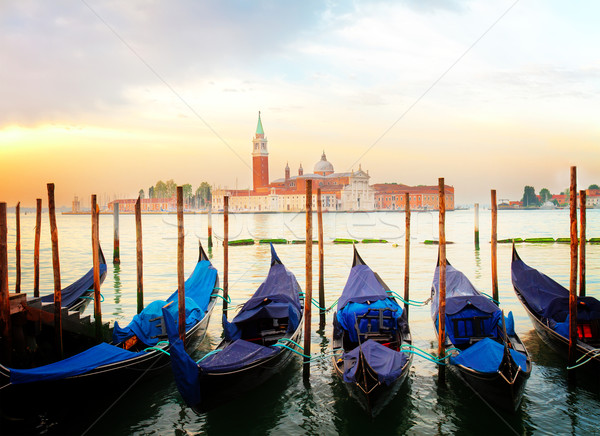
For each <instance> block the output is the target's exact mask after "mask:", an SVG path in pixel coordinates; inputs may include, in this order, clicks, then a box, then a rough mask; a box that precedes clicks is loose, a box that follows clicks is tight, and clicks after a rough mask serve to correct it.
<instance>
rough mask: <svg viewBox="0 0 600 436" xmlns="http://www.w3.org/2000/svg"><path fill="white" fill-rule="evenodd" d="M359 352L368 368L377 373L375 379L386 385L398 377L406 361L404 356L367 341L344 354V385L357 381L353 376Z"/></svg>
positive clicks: (370, 340)
mask: <svg viewBox="0 0 600 436" xmlns="http://www.w3.org/2000/svg"><path fill="white" fill-rule="evenodd" d="M360 352H362V353H363V355H364V357H365V360H366V361H367V363H368V364H369V366H370V367H371V368H373V370H374V371H375V372H376V373H377V379H378V380H379V381H380V382H381V383H385V384H386V385H390V384H391V383H393V382H394V380H396V379H397V378H398V377H399V376H400V374H401V373H402V368H403V367H404V365H405V364H406V362H407V360H408V358H407V356H406V354H404V353H399V352H397V351H394V350H392V349H390V348H388V347H386V346H384V345H381V344H380V343H378V342H376V341H374V340H372V339H369V340H367V341H366V342H365V343H363V344H362V345H361V346H360V347H356V348H354V349H353V350H352V351H350V352H348V353H344V355H343V359H344V381H345V382H346V383H354V382H356V381H357V380H356V377H355V376H356V369H357V367H358V365H357V363H358V359H359V353H360Z"/></svg>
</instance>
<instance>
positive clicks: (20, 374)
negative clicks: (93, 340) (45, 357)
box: [10, 343, 144, 384]
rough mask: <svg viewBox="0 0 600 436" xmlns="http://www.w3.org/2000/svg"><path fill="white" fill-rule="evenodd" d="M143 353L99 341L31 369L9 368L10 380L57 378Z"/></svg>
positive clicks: (36, 380) (81, 372)
mask: <svg viewBox="0 0 600 436" xmlns="http://www.w3.org/2000/svg"><path fill="white" fill-rule="evenodd" d="M141 354H144V352H143V351H140V352H139V353H134V352H132V351H127V350H124V349H122V348H118V347H115V346H113V345H109V344H106V343H101V344H99V345H96V346H95V347H92V348H89V349H87V350H86V351H84V352H82V353H79V354H76V355H75V356H72V357H69V358H67V359H63V360H61V361H59V362H55V363H51V364H49V365H44V366H39V367H37V368H31V369H11V370H10V382H11V383H13V384H17V383H32V382H38V381H51V380H59V379H63V378H66V377H72V376H76V375H80V374H84V373H86V372H89V371H91V370H93V369H95V368H98V367H100V366H102V365H108V364H110V363H117V362H121V361H123V360H127V359H131V358H133V357H135V356H138V355H141Z"/></svg>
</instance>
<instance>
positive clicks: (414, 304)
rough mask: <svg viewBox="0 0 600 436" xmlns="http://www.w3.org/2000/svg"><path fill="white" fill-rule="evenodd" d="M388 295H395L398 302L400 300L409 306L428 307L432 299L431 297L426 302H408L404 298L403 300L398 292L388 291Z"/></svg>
mask: <svg viewBox="0 0 600 436" xmlns="http://www.w3.org/2000/svg"><path fill="white" fill-rule="evenodd" d="M387 293H388V294H392V295H394V297H396V298H397V299H398V300H400V301H401V302H402V303H404V304H407V305H409V306H418V307H420V306H427V305H428V304H429V302H430V301H431V297H429V298H428V299H427V300H425V301H418V300H411V299H409V300H408V301H406V300H405V299H404V298H402V297H401V296H400V295H399V294H398V293H397V292H394V291H391V290H390V291H387Z"/></svg>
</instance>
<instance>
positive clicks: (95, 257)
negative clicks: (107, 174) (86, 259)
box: [92, 194, 103, 341]
mask: <svg viewBox="0 0 600 436" xmlns="http://www.w3.org/2000/svg"><path fill="white" fill-rule="evenodd" d="M98 224H99V213H98V204H97V202H96V195H95V194H94V195H92V261H93V263H94V324H95V327H96V339H97V340H98V341H102V339H103V338H102V306H101V305H100V247H99V245H100V242H99V241H98V239H99V234H100V232H99V231H98V227H99V226H98Z"/></svg>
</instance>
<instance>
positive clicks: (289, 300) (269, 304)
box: [223, 245, 302, 340]
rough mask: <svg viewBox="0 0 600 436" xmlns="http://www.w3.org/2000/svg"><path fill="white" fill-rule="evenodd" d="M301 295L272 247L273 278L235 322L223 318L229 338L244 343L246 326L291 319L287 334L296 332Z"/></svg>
mask: <svg viewBox="0 0 600 436" xmlns="http://www.w3.org/2000/svg"><path fill="white" fill-rule="evenodd" d="M300 292H301V289H300V285H299V284H298V281H297V280H296V277H295V276H294V274H293V273H292V272H291V271H290V270H288V269H287V268H286V267H285V266H284V265H283V264H282V263H281V261H280V260H279V257H277V253H276V252H275V249H274V248H273V245H271V268H270V269H269V274H268V275H267V278H266V279H265V281H264V282H262V283H261V285H260V286H259V287H258V289H257V290H256V292H255V293H254V295H253V296H252V297H251V298H250V299H249V300H248V301H247V302H246V303H245V304H244V306H243V307H242V308H241V309H240V311H239V313H238V314H237V315H236V317H235V318H233V320H232V321H231V322H228V321H227V320H226V319H225V317H223V328H224V330H225V337H226V338H227V339H230V340H236V339H240V338H241V334H242V326H241V325H242V323H247V322H248V321H252V320H258V319H268V318H289V322H288V330H287V331H288V332H293V331H295V330H296V328H297V327H298V325H299V323H300V317H301V314H302V308H301V306H300V297H299V295H300Z"/></svg>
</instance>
